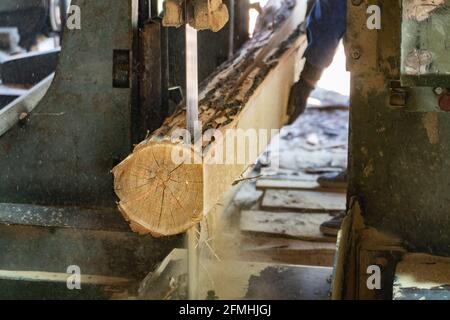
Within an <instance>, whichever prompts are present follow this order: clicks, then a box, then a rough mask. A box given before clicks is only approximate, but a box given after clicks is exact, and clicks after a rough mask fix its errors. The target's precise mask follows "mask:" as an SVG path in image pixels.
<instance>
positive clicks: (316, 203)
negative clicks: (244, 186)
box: [262, 190, 347, 213]
mask: <svg viewBox="0 0 450 320" xmlns="http://www.w3.org/2000/svg"><path fill="white" fill-rule="evenodd" d="M346 204H347V197H346V194H345V193H338V192H322V191H305V190H302V191H292V190H267V191H266V192H265V194H264V198H263V201H262V207H263V208H267V209H280V210H298V211H302V212H327V213H333V212H341V211H345V209H346Z"/></svg>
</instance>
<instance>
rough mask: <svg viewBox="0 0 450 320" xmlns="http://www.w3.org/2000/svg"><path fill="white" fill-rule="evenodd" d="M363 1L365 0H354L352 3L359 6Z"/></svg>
mask: <svg viewBox="0 0 450 320" xmlns="http://www.w3.org/2000/svg"><path fill="white" fill-rule="evenodd" d="M362 3H363V0H352V4H353V5H354V6H359V5H361V4H362Z"/></svg>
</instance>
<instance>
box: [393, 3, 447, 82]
mask: <svg viewBox="0 0 450 320" xmlns="http://www.w3.org/2000/svg"><path fill="white" fill-rule="evenodd" d="M402 4H403V8H402V10H403V11H402V33H401V34H402V39H401V41H402V53H401V57H402V60H401V61H402V64H401V81H402V84H403V86H405V87H412V86H425V87H439V86H440V87H450V54H449V50H450V32H449V30H450V0H442V1H422V3H418V2H417V1H412V0H403V1H402Z"/></svg>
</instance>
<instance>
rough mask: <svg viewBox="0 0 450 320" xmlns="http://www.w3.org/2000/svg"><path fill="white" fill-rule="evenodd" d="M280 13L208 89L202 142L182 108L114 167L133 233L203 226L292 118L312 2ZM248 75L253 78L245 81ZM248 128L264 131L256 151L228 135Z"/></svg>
mask: <svg viewBox="0 0 450 320" xmlns="http://www.w3.org/2000/svg"><path fill="white" fill-rule="evenodd" d="M280 10H284V12H280V13H284V14H280V15H279V17H281V18H280V19H282V18H284V20H280V21H277V22H278V24H277V23H274V25H273V26H272V29H267V30H265V31H264V32H261V33H260V34H258V35H255V36H254V38H253V39H252V40H250V41H249V42H248V43H247V44H246V45H245V46H244V47H243V49H242V50H241V51H240V52H238V53H237V54H236V55H235V57H234V58H233V59H231V60H230V61H228V62H226V63H225V64H224V65H223V66H222V67H221V68H220V69H219V71H218V72H216V73H215V74H213V75H212V76H211V77H210V78H209V79H207V81H205V82H204V84H202V86H201V90H200V103H199V109H200V110H199V119H200V125H199V130H198V132H199V133H200V134H199V136H201V139H199V137H195V138H194V139H192V137H190V136H189V135H188V134H187V132H186V130H184V129H185V128H186V109H185V107H183V106H181V107H180V108H179V109H178V110H177V111H176V112H175V113H174V114H173V115H172V116H171V117H169V118H168V119H166V121H165V122H164V124H163V125H162V127H161V128H159V129H158V130H156V131H155V132H154V133H153V134H152V135H150V136H149V137H148V139H146V140H145V141H143V142H142V143H140V144H139V145H138V146H136V148H135V150H134V152H133V153H132V154H131V155H130V156H129V157H128V158H127V159H125V160H124V161H123V162H122V163H121V164H119V165H118V166H117V167H116V168H114V170H113V174H114V178H115V179H114V184H115V190H116V194H117V196H118V197H119V199H120V202H119V209H120V211H121V212H122V213H123V215H124V217H125V218H126V219H127V220H128V221H129V222H130V225H131V227H132V229H133V230H134V231H136V232H138V233H143V234H148V233H150V234H152V235H153V236H170V235H176V234H181V233H183V232H185V231H187V230H189V229H190V228H191V227H193V226H194V225H196V224H197V223H199V222H200V221H201V220H202V219H203V217H204V216H205V215H206V214H207V213H208V212H209V211H210V210H211V209H212V208H213V207H214V206H215V205H216V204H217V203H218V202H219V201H220V199H221V197H222V196H223V194H224V193H225V192H226V191H227V190H228V189H229V188H231V186H232V184H233V182H234V181H235V180H236V179H238V178H239V177H240V175H241V174H242V173H243V172H244V171H245V170H246V169H247V168H248V166H249V165H251V164H253V163H254V162H255V161H256V159H257V157H258V156H259V155H260V154H261V153H262V152H263V151H264V149H265V147H266V146H267V144H268V143H269V141H270V139H271V138H272V136H273V135H274V132H275V131H274V130H275V129H279V128H280V127H281V126H282V125H283V124H284V122H285V121H286V120H287V115H286V113H287V103H288V97H289V92H290V88H291V86H292V84H293V83H294V81H295V80H296V78H297V77H298V75H299V73H300V71H301V68H302V67H303V60H302V59H301V57H302V54H303V52H304V49H305V48H306V36H305V35H304V34H303V33H302V32H301V28H300V24H301V22H302V21H304V17H305V12H306V1H304V0H298V2H297V3H296V4H295V2H294V5H293V6H292V1H285V4H284V5H283V6H282V7H281V8H280ZM280 34H282V35H284V36H280ZM200 57H201V54H200ZM255 61H257V62H258V63H257V64H255V63H254V62H255ZM200 63H201V58H200ZM243 74H247V75H248V76H246V78H245V79H242V75H243ZM230 91H231V93H230ZM249 129H255V130H258V132H259V133H261V132H263V133H264V134H259V135H257V136H256V140H257V143H256V144H257V150H255V151H254V152H253V151H252V150H251V148H250V142H251V139H250V138H251V136H250V138H248V137H245V136H244V141H239V139H236V136H233V134H231V135H229V134H228V133H229V132H232V133H236V132H240V133H242V132H244V134H247V133H249V132H250V131H248V130H249ZM262 129H264V130H265V131H263V130H262ZM183 130H184V131H183ZM239 130H241V131H239ZM247 138H248V139H247ZM253 138H255V137H253ZM192 140H193V141H195V142H196V143H195V145H192V144H191V141H192ZM230 146H231V148H230ZM247 147H249V148H247ZM242 150H245V151H242ZM247 150H248V151H247ZM225 159H226V160H227V161H218V160H225Z"/></svg>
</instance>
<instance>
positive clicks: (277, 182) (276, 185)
mask: <svg viewBox="0 0 450 320" xmlns="http://www.w3.org/2000/svg"><path fill="white" fill-rule="evenodd" d="M256 189H258V190H266V189H281V190H314V191H325V192H338V193H346V190H345V189H328V188H322V187H321V186H320V185H319V184H318V183H317V181H305V180H288V179H283V178H279V179H259V180H258V181H256Z"/></svg>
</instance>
